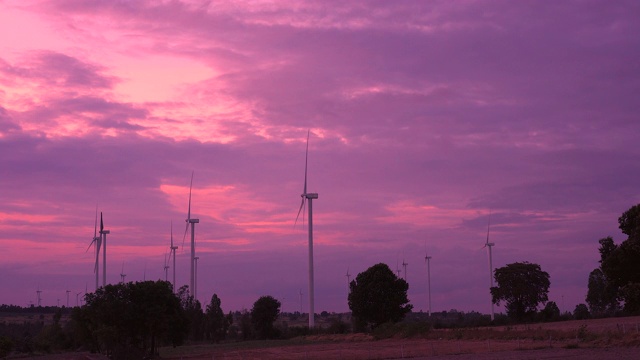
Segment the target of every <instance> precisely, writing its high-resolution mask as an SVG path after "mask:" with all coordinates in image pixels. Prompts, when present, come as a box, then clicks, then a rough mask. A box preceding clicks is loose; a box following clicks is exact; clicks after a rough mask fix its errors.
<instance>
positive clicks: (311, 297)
mask: <svg viewBox="0 0 640 360" xmlns="http://www.w3.org/2000/svg"><path fill="white" fill-rule="evenodd" d="M309 134H310V131H307V150H306V152H305V157H304V188H303V192H302V194H301V195H300V196H301V197H302V202H301V203H300V209H299V210H298V216H297V217H296V223H297V222H298V218H299V217H300V212H302V210H303V208H304V207H305V205H306V203H307V200H309V221H308V222H309V328H310V329H312V328H313V327H314V326H315V312H314V289H313V206H312V204H313V199H317V198H318V194H317V193H308V192H307V164H308V159H309ZM302 216H303V218H304V213H303V215H302Z"/></svg>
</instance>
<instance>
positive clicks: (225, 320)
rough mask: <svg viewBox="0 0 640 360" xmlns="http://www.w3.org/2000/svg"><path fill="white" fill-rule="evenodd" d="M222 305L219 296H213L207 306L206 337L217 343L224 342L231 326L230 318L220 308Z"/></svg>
mask: <svg viewBox="0 0 640 360" xmlns="http://www.w3.org/2000/svg"><path fill="white" fill-rule="evenodd" d="M221 303H222V302H221V301H220V298H219V297H218V295H217V294H213V296H212V297H211V302H210V303H209V305H207V311H206V314H205V318H206V321H205V323H206V326H205V335H206V337H207V339H210V340H211V341H213V342H216V343H217V342H219V341H220V340H224V338H225V337H226V335H227V330H228V329H229V326H230V325H231V322H230V321H229V320H230V319H229V317H227V316H225V315H224V312H222V307H221V306H220V305H221ZM231 320H233V319H231Z"/></svg>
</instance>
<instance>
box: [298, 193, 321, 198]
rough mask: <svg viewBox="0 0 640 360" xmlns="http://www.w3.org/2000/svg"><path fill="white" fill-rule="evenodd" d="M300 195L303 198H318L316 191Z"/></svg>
mask: <svg viewBox="0 0 640 360" xmlns="http://www.w3.org/2000/svg"><path fill="white" fill-rule="evenodd" d="M300 196H301V197H303V198H305V199H317V198H318V194H317V193H310V194H302V195H300Z"/></svg>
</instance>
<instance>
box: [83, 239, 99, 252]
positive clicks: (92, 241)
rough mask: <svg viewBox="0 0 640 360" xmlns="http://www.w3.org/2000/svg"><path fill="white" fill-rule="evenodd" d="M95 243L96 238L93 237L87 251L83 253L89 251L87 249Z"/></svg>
mask: <svg viewBox="0 0 640 360" xmlns="http://www.w3.org/2000/svg"><path fill="white" fill-rule="evenodd" d="M94 242H96V237H95V236H94V237H93V240H91V242H90V243H89V247H88V248H87V250H85V251H84V252H85V253H86V252H87V251H89V249H91V245H93V243H94Z"/></svg>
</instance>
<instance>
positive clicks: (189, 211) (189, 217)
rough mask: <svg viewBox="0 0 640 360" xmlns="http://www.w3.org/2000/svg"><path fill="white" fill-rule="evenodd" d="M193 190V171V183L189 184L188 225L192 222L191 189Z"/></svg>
mask: <svg viewBox="0 0 640 360" xmlns="http://www.w3.org/2000/svg"><path fill="white" fill-rule="evenodd" d="M192 188H193V171H191V183H190V184H189V209H188V210H187V223H188V222H189V220H191V189H192Z"/></svg>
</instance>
